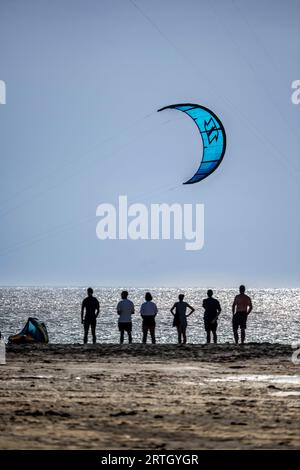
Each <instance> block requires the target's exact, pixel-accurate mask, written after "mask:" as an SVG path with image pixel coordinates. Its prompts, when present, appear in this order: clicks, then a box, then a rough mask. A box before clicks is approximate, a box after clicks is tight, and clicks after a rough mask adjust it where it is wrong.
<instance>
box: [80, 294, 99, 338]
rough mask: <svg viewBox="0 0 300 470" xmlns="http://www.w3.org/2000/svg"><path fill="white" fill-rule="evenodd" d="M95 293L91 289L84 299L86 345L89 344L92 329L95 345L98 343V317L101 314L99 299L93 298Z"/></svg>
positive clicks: (82, 314) (82, 315) (83, 322)
mask: <svg viewBox="0 0 300 470" xmlns="http://www.w3.org/2000/svg"><path fill="white" fill-rule="evenodd" d="M93 292H94V291H93V289H92V288H91V287H89V288H88V290H87V294H88V296H87V297H86V298H85V299H84V301H83V302H82V305H81V323H82V324H83V325H84V339H83V342H84V344H86V343H87V342H88V334H89V329H90V327H91V330H92V336H93V344H95V343H96V318H97V317H98V315H99V312H100V305H99V302H98V299H96V297H93ZM84 310H85V316H84Z"/></svg>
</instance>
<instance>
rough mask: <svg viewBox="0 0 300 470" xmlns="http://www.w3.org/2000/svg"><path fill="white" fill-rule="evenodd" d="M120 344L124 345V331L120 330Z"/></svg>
mask: <svg viewBox="0 0 300 470" xmlns="http://www.w3.org/2000/svg"><path fill="white" fill-rule="evenodd" d="M120 343H121V344H123V343H124V330H120Z"/></svg>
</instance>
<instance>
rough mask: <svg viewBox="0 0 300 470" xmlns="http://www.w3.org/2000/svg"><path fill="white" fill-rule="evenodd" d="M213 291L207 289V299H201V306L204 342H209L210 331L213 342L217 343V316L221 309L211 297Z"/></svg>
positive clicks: (217, 302) (218, 303)
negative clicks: (204, 332)
mask: <svg viewBox="0 0 300 470" xmlns="http://www.w3.org/2000/svg"><path fill="white" fill-rule="evenodd" d="M213 295H214V293H213V291H212V290H211V289H209V290H208V291H207V299H204V300H203V303H202V307H203V308H204V310H205V311H204V328H205V331H206V342H207V344H209V343H210V338H211V333H212V334H213V340H214V343H217V340H218V337H217V328H218V317H219V315H220V313H221V311H222V309H221V305H220V302H219V301H218V300H217V299H214V298H213Z"/></svg>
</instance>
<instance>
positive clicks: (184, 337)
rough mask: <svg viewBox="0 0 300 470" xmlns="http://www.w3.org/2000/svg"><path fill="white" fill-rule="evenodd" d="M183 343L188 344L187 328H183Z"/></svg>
mask: <svg viewBox="0 0 300 470" xmlns="http://www.w3.org/2000/svg"><path fill="white" fill-rule="evenodd" d="M182 336H183V344H186V328H182Z"/></svg>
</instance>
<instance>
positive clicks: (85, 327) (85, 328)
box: [83, 321, 90, 344]
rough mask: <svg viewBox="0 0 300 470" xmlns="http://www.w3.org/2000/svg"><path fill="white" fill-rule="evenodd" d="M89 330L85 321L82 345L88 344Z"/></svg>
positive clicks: (88, 325)
mask: <svg viewBox="0 0 300 470" xmlns="http://www.w3.org/2000/svg"><path fill="white" fill-rule="evenodd" d="M89 328H90V324H89V322H87V321H85V322H84V338H83V343H84V344H87V342H88V334H89Z"/></svg>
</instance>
